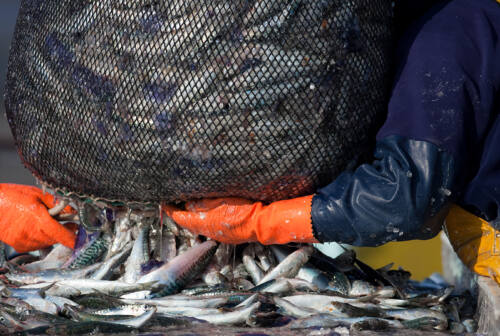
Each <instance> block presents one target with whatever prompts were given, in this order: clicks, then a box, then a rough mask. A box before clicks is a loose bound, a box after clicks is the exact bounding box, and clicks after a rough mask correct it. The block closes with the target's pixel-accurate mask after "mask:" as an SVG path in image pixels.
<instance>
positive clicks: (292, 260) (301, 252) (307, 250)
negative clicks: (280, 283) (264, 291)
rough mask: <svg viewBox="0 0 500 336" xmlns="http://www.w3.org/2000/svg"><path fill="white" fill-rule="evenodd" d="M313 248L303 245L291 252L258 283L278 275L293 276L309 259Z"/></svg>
mask: <svg viewBox="0 0 500 336" xmlns="http://www.w3.org/2000/svg"><path fill="white" fill-rule="evenodd" d="M313 252H314V248H313V247H312V246H305V247H302V248H300V249H298V250H297V251H295V252H293V253H291V254H290V255H289V256H287V257H286V258H285V259H284V260H283V261H282V262H280V263H279V264H278V265H277V266H276V267H275V268H274V269H273V270H271V271H269V272H268V273H267V274H266V275H265V276H264V277H263V278H262V279H261V280H260V281H259V283H258V284H262V283H264V282H266V281H269V280H271V279H276V278H278V277H285V278H293V277H295V276H296V275H297V273H298V272H299V270H300V268H301V267H302V266H304V264H305V263H306V262H307V261H308V260H309V258H310V257H311V255H312V253H313Z"/></svg>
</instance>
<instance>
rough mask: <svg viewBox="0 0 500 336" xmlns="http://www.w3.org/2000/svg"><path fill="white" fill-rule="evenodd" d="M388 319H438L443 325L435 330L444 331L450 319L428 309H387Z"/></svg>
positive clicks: (385, 313) (385, 311)
mask: <svg viewBox="0 0 500 336" xmlns="http://www.w3.org/2000/svg"><path fill="white" fill-rule="evenodd" d="M384 315H385V316H386V317H391V318H395V319H399V320H416V319H419V318H436V319H438V320H440V321H441V324H439V325H437V326H436V327H435V328H436V329H439V330H444V329H446V328H447V326H448V318H447V317H446V315H445V314H443V313H442V312H440V311H437V310H434V309H427V308H409V309H386V310H384Z"/></svg>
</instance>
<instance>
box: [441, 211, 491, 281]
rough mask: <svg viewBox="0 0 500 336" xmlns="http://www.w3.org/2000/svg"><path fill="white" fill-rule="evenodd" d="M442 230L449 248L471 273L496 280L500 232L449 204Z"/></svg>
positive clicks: (482, 220)
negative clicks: (447, 240) (446, 237)
mask: <svg viewBox="0 0 500 336" xmlns="http://www.w3.org/2000/svg"><path fill="white" fill-rule="evenodd" d="M445 231H446V234H447V235H448V238H449V239H450V243H451V245H452V246H453V249H454V250H455V252H456V253H457V255H458V257H459V258H460V259H461V260H462V262H463V263H464V264H465V265H466V266H467V267H468V268H469V269H471V270H472V271H474V272H476V273H477V274H480V275H483V276H492V277H493V278H494V279H495V280H496V281H497V282H500V277H499V275H497V274H496V273H497V270H498V269H500V232H499V231H497V230H495V229H494V228H493V227H492V226H491V225H490V224H489V223H488V222H487V221H485V220H484V219H482V218H480V217H477V216H474V215H473V214H471V213H469V212H468V211H466V210H464V209H462V208H461V207H458V206H456V205H453V206H452V207H451V209H450V212H449V214H448V217H446V222H445Z"/></svg>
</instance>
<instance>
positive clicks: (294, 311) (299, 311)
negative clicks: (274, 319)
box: [273, 297, 319, 318]
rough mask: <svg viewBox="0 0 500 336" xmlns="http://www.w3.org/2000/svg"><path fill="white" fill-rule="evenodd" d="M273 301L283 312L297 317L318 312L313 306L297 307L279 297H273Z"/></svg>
mask: <svg viewBox="0 0 500 336" xmlns="http://www.w3.org/2000/svg"><path fill="white" fill-rule="evenodd" d="M273 301H274V304H275V305H277V306H278V307H279V308H280V309H281V310H282V312H283V313H284V314H287V315H291V316H294V317H297V318H301V317H308V316H311V315H315V314H319V312H318V311H317V310H315V309H313V308H308V307H299V306H296V305H294V304H293V303H291V302H288V301H287V300H285V299H281V298H279V297H274V298H273Z"/></svg>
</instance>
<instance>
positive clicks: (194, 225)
mask: <svg viewBox="0 0 500 336" xmlns="http://www.w3.org/2000/svg"><path fill="white" fill-rule="evenodd" d="M311 202H312V196H306V197H300V198H295V199H290V200H285V201H278V202H274V203H271V204H270V205H264V204H262V203H261V202H256V203H253V202H250V201H248V200H244V199H240V198H218V199H204V200H200V201H194V202H188V203H187V204H186V209H187V210H186V211H183V210H180V209H178V208H176V207H173V206H165V207H164V210H165V212H166V214H167V215H168V216H170V217H171V218H172V219H173V220H174V221H175V222H176V223H177V224H179V225H180V226H182V227H184V228H186V229H188V230H190V231H192V232H193V233H196V234H201V235H204V236H207V237H210V238H212V239H214V240H217V241H220V242H223V243H227V244H241V243H245V242H256V241H258V242H260V243H262V244H265V245H270V244H286V243H290V242H300V243H316V242H317V240H316V238H314V235H313V230H312V223H311Z"/></svg>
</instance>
